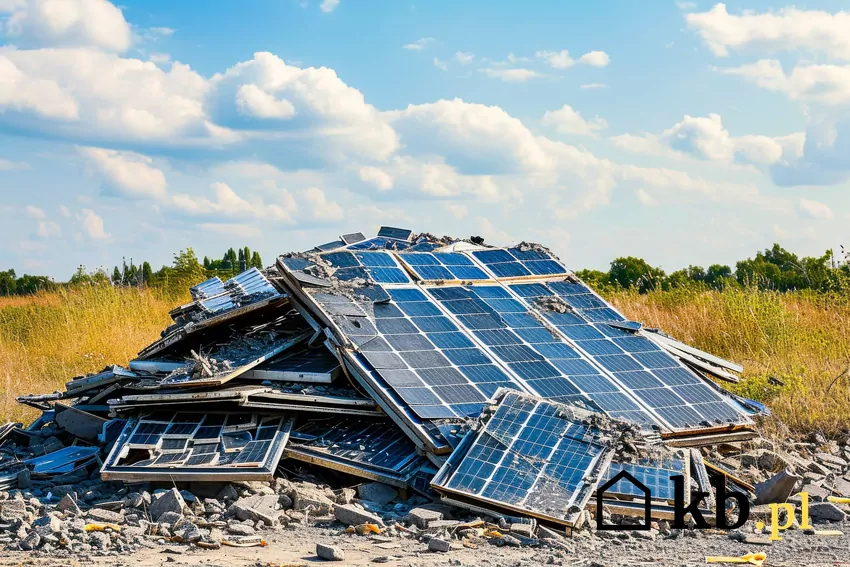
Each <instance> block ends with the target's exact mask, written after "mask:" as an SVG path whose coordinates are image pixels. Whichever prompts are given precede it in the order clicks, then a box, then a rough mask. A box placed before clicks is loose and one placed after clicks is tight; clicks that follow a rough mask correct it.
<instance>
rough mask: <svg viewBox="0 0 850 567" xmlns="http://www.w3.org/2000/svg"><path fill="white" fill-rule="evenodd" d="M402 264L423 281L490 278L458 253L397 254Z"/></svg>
mask: <svg viewBox="0 0 850 567" xmlns="http://www.w3.org/2000/svg"><path fill="white" fill-rule="evenodd" d="M398 257H399V258H400V259H401V261H402V262H404V263H405V264H407V266H408V267H409V268H410V270H412V271H413V272H414V273H415V274H416V275H417V276H418V277H419V278H420V279H422V280H425V281H437V280H459V281H487V280H490V279H491V278H490V276H488V275H487V274H486V273H484V270H482V269H481V268H479V267H478V266H476V265H475V263H474V262H473V261H472V260H470V259H469V258H468V257H467V256H466V255H465V254H461V253H459V252H433V253H426V252H410V253H404V254H399V256H398Z"/></svg>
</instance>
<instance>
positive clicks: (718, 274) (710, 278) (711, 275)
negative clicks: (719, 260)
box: [705, 264, 734, 289]
mask: <svg viewBox="0 0 850 567" xmlns="http://www.w3.org/2000/svg"><path fill="white" fill-rule="evenodd" d="M730 281H734V278H733V277H732V268H730V267H729V266H724V265H722V264H712V265H710V266H709V267H708V271H706V273H705V283H707V284H708V285H709V287H712V288H714V289H722V288H723V287H725V286H727V285H729V283H730Z"/></svg>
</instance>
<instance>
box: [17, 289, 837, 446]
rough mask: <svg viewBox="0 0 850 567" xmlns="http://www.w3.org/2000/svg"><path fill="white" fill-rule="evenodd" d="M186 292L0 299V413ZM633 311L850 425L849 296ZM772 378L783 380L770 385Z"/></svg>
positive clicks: (803, 412) (122, 355)
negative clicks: (849, 368) (848, 372)
mask: <svg viewBox="0 0 850 567" xmlns="http://www.w3.org/2000/svg"><path fill="white" fill-rule="evenodd" d="M185 299H186V298H183V297H180V298H167V297H163V296H161V295H160V294H158V293H156V292H154V291H151V290H135V289H130V290H127V289H113V288H111V287H98V288H83V289H78V290H74V291H61V292H58V293H52V294H41V295H37V296H34V297H16V298H0V389H2V395H0V417H3V418H5V419H15V420H28V419H31V418H32V417H34V415H35V412H34V411H31V410H27V409H26V408H24V407H23V406H20V405H18V404H17V403H15V396H17V395H19V394H22V393H44V392H51V391H54V390H57V389H61V388H63V387H64V384H65V382H67V381H68V380H69V379H70V378H71V377H72V376H75V375H79V374H82V373H85V372H94V371H97V370H100V369H101V368H103V367H104V366H105V365H107V364H112V363H118V364H126V363H127V362H128V360H130V359H132V358H133V357H134V356H135V354H136V352H137V351H138V350H139V349H141V348H142V347H144V346H145V345H147V344H149V343H150V342H152V341H154V340H155V339H156V338H157V337H159V333H160V331H161V330H162V329H164V328H165V327H166V326H167V325H168V324H169V322H170V319H169V317H168V311H169V309H170V308H171V307H172V306H174V305H176V304H178V303H179V302H181V301H182V300H185ZM609 299H611V300H612V301H613V302H614V303H615V304H616V305H617V306H618V307H619V308H620V309H621V310H622V311H623V312H625V313H626V314H627V315H628V316H629V317H631V318H633V319H635V320H638V321H643V322H644V323H645V324H646V325H647V326H657V327H660V328H662V329H664V330H665V331H667V332H668V333H670V334H671V335H673V336H675V337H676V338H679V339H681V340H683V341H685V342H688V343H690V344H693V345H694V346H696V347H698V348H702V349H704V350H706V351H708V352H711V353H714V354H717V355H719V356H723V357H726V358H728V359H730V360H734V361H736V362H740V363H741V364H743V365H744V366H745V367H746V371H745V374H744V380H743V381H742V383H741V384H740V385H738V386H736V387H735V389H736V390H737V391H738V392H739V393H740V394H742V395H744V396H746V397H749V398H753V399H757V400H760V401H763V402H766V403H768V405H770V407H771V408H772V409H773V410H774V413H775V414H776V415H777V416H778V417H779V418H781V419H782V420H784V421H785V422H786V423H787V424H788V426H790V427H791V428H792V429H794V430H796V431H798V432H802V431H809V430H811V429H820V430H822V431H824V432H825V433H826V434H834V433H837V432H838V431H840V430H842V429H846V428H847V427H848V424H850V376H847V377H844V378H840V379H839V380H837V381H836V382H835V383H834V385H833V386H832V388H831V389H830V390H829V391H828V388H829V384H830V383H831V382H832V381H833V379H834V378H835V377H836V376H837V375H839V374H840V373H841V372H842V371H844V370H845V369H846V368H847V366H848V364H850V298H848V297H841V296H832V295H807V294H778V293H770V292H755V291H741V290H732V291H724V292H722V293H721V292H703V293H697V292H693V291H682V290H678V291H671V292H656V293H650V294H648V295H637V294H631V293H617V294H614V295H613V296H611V297H609ZM769 377H777V378H779V379H780V380H782V381H783V382H784V383H785V385H784V386H774V385H771V384H770V383H769V382H768V378H769Z"/></svg>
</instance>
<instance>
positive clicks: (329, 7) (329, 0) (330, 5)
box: [319, 0, 339, 14]
mask: <svg viewBox="0 0 850 567" xmlns="http://www.w3.org/2000/svg"><path fill="white" fill-rule="evenodd" d="M337 6H339V0H322V3H321V5H320V6H319V9H320V10H321V11H322V12H325V13H326V14H327V13H329V12H333V11H334V10H335V9H336V7H337Z"/></svg>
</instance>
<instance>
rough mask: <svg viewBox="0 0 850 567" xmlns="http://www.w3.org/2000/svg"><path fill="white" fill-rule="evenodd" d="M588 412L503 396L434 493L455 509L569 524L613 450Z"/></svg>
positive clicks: (441, 477)
mask: <svg viewBox="0 0 850 567" xmlns="http://www.w3.org/2000/svg"><path fill="white" fill-rule="evenodd" d="M590 416H591V414H590V413H589V412H585V411H583V410H581V409H578V408H575V407H572V406H567V405H563V404H556V403H552V402H547V401H545V400H541V399H539V398H535V397H532V396H528V395H525V394H519V393H517V392H510V391H505V392H501V393H500V398H499V401H498V405H497V407H496V409H495V411H492V412H487V413H485V414H482V417H481V421H482V423H483V425H482V426H481V427H480V428H479V429H478V430H477V431H471V432H470V433H468V434H467V436H466V437H465V438H464V440H463V441H462V442H461V444H460V446H459V447H458V448H457V449H455V451H454V452H453V453H452V454H451V456H450V457H449V458H448V460H447V461H446V463H445V465H444V466H443V467H442V468H441V469H440V472H438V473H437V476H435V477H434V480H433V482H432V487H433V488H434V489H435V490H437V491H438V492H440V493H441V494H442V495H444V496H449V497H450V498H451V499H452V502H453V503H454V504H455V505H461V506H463V505H468V506H470V507H475V508H478V507H483V508H485V509H486V508H490V509H496V510H509V511H512V512H516V513H520V514H524V515H530V516H534V517H536V518H539V519H544V520H549V521H552V522H556V523H559V524H562V525H572V523H573V522H574V521H575V518H576V517H577V515H578V513H579V512H580V511H581V510H583V509H584V507H585V505H586V504H587V502H588V500H589V499H590V497H591V496H592V493H593V490H594V487H595V486H596V479H597V478H598V476H599V474H600V473H601V471H603V470H604V469H605V468H606V467H607V466H608V463H609V462H610V460H611V457H612V455H613V449H612V448H611V447H609V446H607V445H606V444H604V443H603V442H602V441H601V432H600V431H599V430H598V429H597V428H596V426H594V425H592V424H591V421H592V420H589V419H588V418H589V417H590Z"/></svg>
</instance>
